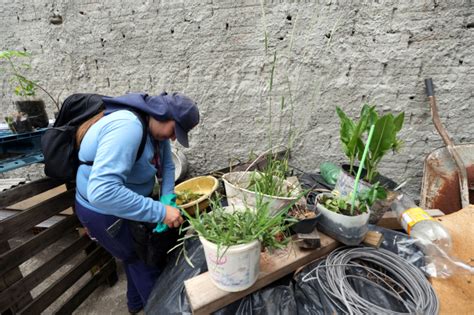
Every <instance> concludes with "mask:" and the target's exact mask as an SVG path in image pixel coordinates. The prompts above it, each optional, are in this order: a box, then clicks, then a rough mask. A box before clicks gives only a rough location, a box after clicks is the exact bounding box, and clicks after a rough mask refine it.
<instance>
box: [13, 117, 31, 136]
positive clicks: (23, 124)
mask: <svg viewBox="0 0 474 315" xmlns="http://www.w3.org/2000/svg"><path fill="white" fill-rule="evenodd" d="M9 127H10V130H12V131H13V132H15V133H24V132H32V131H33V127H32V126H31V122H30V120H29V119H23V120H17V121H14V122H12V124H11V126H10V125H9Z"/></svg>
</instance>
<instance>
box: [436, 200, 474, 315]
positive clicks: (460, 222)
mask: <svg viewBox="0 0 474 315" xmlns="http://www.w3.org/2000/svg"><path fill="white" fill-rule="evenodd" d="M438 220H439V221H440V222H441V223H442V224H443V225H444V227H446V229H447V230H448V231H449V233H450V234H451V238H452V241H453V247H452V251H451V254H452V255H453V256H455V257H457V258H458V259H460V260H461V261H463V262H464V263H466V264H469V265H471V266H472V267H474V232H473V231H472V223H473V222H474V205H471V206H469V207H467V208H464V209H462V210H459V211H457V212H454V213H452V214H449V215H446V216H444V217H441V218H438ZM431 282H432V284H433V287H434V289H435V291H436V294H437V295H438V298H439V302H440V314H474V276H473V275H472V274H470V275H469V274H456V275H454V276H452V277H451V278H448V279H437V278H436V279H435V278H433V279H431Z"/></svg>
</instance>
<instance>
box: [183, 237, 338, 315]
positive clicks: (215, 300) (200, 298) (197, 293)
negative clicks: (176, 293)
mask: <svg viewBox="0 0 474 315" xmlns="http://www.w3.org/2000/svg"><path fill="white" fill-rule="evenodd" d="M320 238H321V247H320V248H318V249H311V250H304V249H300V248H298V246H296V245H295V244H294V243H290V245H289V246H288V248H287V249H286V250H285V251H279V252H275V253H274V254H272V255H269V254H267V253H264V254H262V257H261V259H260V274H259V276H258V279H257V282H256V283H255V284H254V285H253V286H252V287H250V288H249V289H247V290H245V291H241V292H233V293H231V292H225V291H223V290H221V289H219V288H217V287H216V286H215V285H214V284H213V283H212V281H211V279H210V277H209V273H208V272H206V273H203V274H200V275H198V276H196V277H194V278H191V279H189V280H186V281H185V282H184V285H185V287H186V293H187V296H188V301H189V303H190V305H191V309H192V310H193V314H196V315H201V314H210V313H212V312H214V311H217V310H218V309H220V308H222V307H224V306H226V305H228V304H230V303H232V302H234V301H237V300H239V299H241V298H243V297H244V296H246V295H248V294H250V293H252V292H255V291H257V290H259V289H261V288H263V287H264V286H266V285H267V284H270V283H272V282H274V281H275V280H278V279H280V278H282V277H283V276H285V275H287V274H289V273H291V272H294V271H295V270H296V269H298V268H300V267H302V266H304V265H306V264H308V263H310V262H312V261H314V260H315V259H317V258H320V257H322V256H325V255H326V254H328V253H329V252H331V251H332V250H334V249H335V248H336V247H338V246H339V243H338V242H337V241H335V240H333V239H332V238H330V237H328V236H326V235H325V234H323V233H320Z"/></svg>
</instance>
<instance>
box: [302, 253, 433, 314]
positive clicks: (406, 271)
mask: <svg viewBox="0 0 474 315" xmlns="http://www.w3.org/2000/svg"><path fill="white" fill-rule="evenodd" d="M354 268H358V269H359V270H363V271H365V272H366V276H360V275H356V274H354V273H353V272H352V273H351V272H350V270H351V269H352V270H354ZM381 270H384V271H386V272H382V271H381ZM350 279H354V280H356V281H357V280H360V281H364V282H366V283H367V284H368V285H369V287H370V286H373V287H377V288H378V289H380V290H382V291H384V293H386V294H387V295H389V296H391V297H393V298H394V299H395V300H397V301H399V302H400V304H401V305H403V306H404V307H405V309H406V312H399V311H396V310H391V309H386V308H384V307H382V306H380V305H377V304H374V303H373V302H371V301H369V300H367V299H365V298H363V297H362V296H361V295H359V294H358V293H357V292H356V290H355V289H354V287H353V286H352V285H351V283H350V281H349V280H350ZM302 280H303V281H304V282H309V281H316V282H317V283H318V284H319V287H320V288H322V290H323V292H324V294H325V295H326V296H327V298H328V299H329V300H331V302H333V304H334V305H336V306H337V307H338V308H339V310H340V311H341V312H343V313H346V314H429V315H432V314H438V311H439V301H438V297H437V296H436V293H435V292H434V290H433V287H432V286H431V284H430V283H429V282H428V280H427V279H426V278H425V276H424V274H423V273H422V272H421V271H420V270H419V269H418V268H417V267H415V266H414V265H412V264H410V263H408V262H407V261H405V260H404V259H402V258H400V257H399V256H397V255H395V254H394V253H392V252H390V251H387V250H384V249H375V248H371V247H355V248H348V247H346V248H341V249H339V250H335V251H333V252H332V253H331V254H329V255H328V256H327V257H326V259H325V260H324V261H322V262H321V263H319V264H318V266H316V267H315V268H314V269H313V270H311V271H310V272H309V273H308V274H306V275H305V276H304V277H303V279H302Z"/></svg>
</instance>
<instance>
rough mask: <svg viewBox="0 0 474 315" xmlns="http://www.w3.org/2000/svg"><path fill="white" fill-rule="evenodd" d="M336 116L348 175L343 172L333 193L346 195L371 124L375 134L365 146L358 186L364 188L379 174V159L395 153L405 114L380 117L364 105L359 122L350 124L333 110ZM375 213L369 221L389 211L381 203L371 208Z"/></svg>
mask: <svg viewBox="0 0 474 315" xmlns="http://www.w3.org/2000/svg"><path fill="white" fill-rule="evenodd" d="M336 111H337V114H338V116H339V118H340V123H341V124H340V140H341V144H342V148H343V151H344V153H345V154H346V156H347V157H348V159H349V170H348V172H342V173H341V175H340V176H339V179H338V182H337V184H336V190H338V191H339V192H340V193H341V194H343V195H344V194H347V193H348V192H350V191H351V190H352V188H353V186H354V177H353V176H352V175H354V173H355V171H356V170H358V167H357V166H356V165H355V163H356V161H359V163H360V160H361V157H362V153H363V150H364V147H365V145H366V139H365V138H366V135H367V133H368V131H369V129H370V127H371V126H372V125H374V134H373V138H372V141H371V143H370V145H369V147H368V152H367V157H366V161H365V164H364V165H365V169H364V168H363V170H362V171H363V172H364V173H365V174H364V180H365V182H361V183H360V185H361V186H362V187H364V188H365V189H367V188H368V187H370V185H371V184H373V183H374V182H375V181H376V178H377V175H378V166H379V163H380V161H381V160H382V158H383V157H384V156H385V155H386V154H387V153H388V152H389V151H393V152H397V151H398V150H399V149H400V147H401V145H402V143H403V142H402V141H401V139H399V138H398V137H397V135H398V133H399V132H400V130H401V129H402V126H403V120H404V117H405V116H404V113H403V112H401V113H399V114H398V115H396V116H395V115H393V114H392V113H387V114H385V115H382V116H379V114H378V113H377V111H376V110H375V106H369V105H367V104H365V105H363V106H362V109H361V112H360V117H359V120H356V121H353V120H352V119H350V118H349V117H348V116H347V115H346V114H345V113H344V111H343V110H342V109H341V108H339V107H336ZM374 208H375V209H376V211H373V212H372V214H371V218H370V222H371V223H376V222H377V221H378V220H379V219H380V218H381V216H382V215H383V213H384V212H385V211H386V210H387V209H388V207H387V206H383V205H382V204H381V203H380V202H378V203H377V204H376V205H374Z"/></svg>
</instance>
